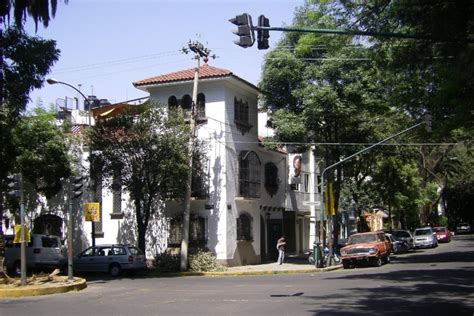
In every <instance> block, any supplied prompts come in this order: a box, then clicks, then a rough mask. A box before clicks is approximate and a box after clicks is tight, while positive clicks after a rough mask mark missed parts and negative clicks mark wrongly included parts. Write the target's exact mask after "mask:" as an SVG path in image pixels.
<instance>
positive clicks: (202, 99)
mask: <svg viewBox="0 0 474 316" xmlns="http://www.w3.org/2000/svg"><path fill="white" fill-rule="evenodd" d="M196 115H197V117H198V118H203V117H206V96H205V95H204V93H199V94H198V95H197V108H196Z"/></svg>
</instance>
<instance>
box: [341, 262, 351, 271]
mask: <svg viewBox="0 0 474 316" xmlns="http://www.w3.org/2000/svg"><path fill="white" fill-rule="evenodd" d="M342 267H343V268H344V269H349V268H350V267H351V265H350V264H349V262H347V261H344V260H342Z"/></svg>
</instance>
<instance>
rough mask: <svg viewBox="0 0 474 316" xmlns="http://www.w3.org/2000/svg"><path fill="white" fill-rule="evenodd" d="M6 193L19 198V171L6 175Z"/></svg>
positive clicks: (20, 192)
mask: <svg viewBox="0 0 474 316" xmlns="http://www.w3.org/2000/svg"><path fill="white" fill-rule="evenodd" d="M7 182H8V184H7V186H8V195H9V196H11V197H13V198H19V197H21V194H22V188H21V186H22V183H21V182H22V178H21V173H15V174H13V175H9V176H7Z"/></svg>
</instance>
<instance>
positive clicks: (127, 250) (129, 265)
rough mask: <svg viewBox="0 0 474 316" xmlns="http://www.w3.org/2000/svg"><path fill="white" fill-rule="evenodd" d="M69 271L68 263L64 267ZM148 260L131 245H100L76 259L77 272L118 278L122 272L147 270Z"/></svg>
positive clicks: (75, 267)
mask: <svg viewBox="0 0 474 316" xmlns="http://www.w3.org/2000/svg"><path fill="white" fill-rule="evenodd" d="M62 267H63V271H67V262H65V263H64V264H63V265H62ZM146 267H147V266H146V258H145V255H144V253H143V251H141V250H140V249H138V248H137V247H135V246H129V245H121V244H117V245H98V246H95V247H89V248H87V249H86V250H84V251H83V252H81V253H80V254H79V255H78V256H76V257H75V258H74V261H73V269H74V271H76V272H107V273H109V274H110V275H111V276H114V277H115V276H118V275H120V274H121V273H122V271H137V270H145V269H146Z"/></svg>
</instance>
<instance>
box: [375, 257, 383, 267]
mask: <svg viewBox="0 0 474 316" xmlns="http://www.w3.org/2000/svg"><path fill="white" fill-rule="evenodd" d="M381 265H382V258H381V257H376V258H375V260H374V266H376V267H380V266H381Z"/></svg>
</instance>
